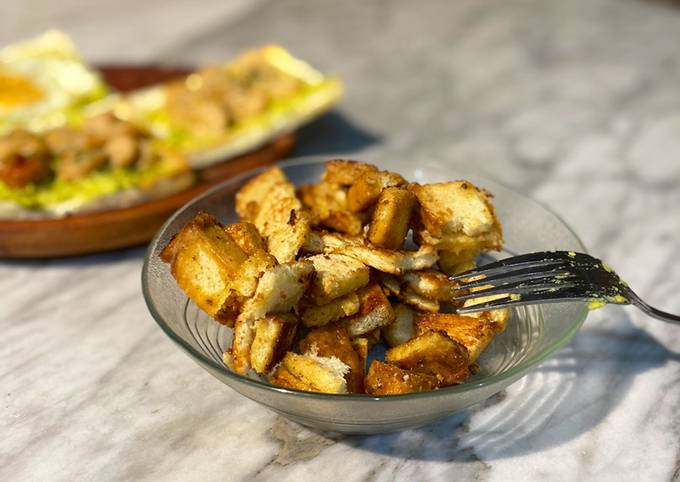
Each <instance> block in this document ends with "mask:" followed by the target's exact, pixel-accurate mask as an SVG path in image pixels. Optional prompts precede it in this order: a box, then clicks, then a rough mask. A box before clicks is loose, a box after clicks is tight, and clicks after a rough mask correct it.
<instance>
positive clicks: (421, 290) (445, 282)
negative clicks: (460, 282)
mask: <svg viewBox="0 0 680 482" xmlns="http://www.w3.org/2000/svg"><path fill="white" fill-rule="evenodd" d="M403 278H404V281H405V282H406V286H408V287H409V288H411V289H412V290H413V291H414V292H415V293H417V294H419V295H420V296H422V297H424V298H428V299H430V300H437V301H449V300H451V299H452V298H453V293H454V291H455V289H456V287H457V285H456V284H455V283H454V282H453V281H450V280H449V278H448V276H446V275H445V274H443V273H440V272H439V271H432V270H423V271H409V272H408V273H404V275H403Z"/></svg>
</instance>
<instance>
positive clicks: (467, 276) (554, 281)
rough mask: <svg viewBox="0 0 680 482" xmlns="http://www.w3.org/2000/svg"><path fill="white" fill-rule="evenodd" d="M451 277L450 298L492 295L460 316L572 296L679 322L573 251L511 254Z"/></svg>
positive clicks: (599, 263) (597, 263) (601, 266)
mask: <svg viewBox="0 0 680 482" xmlns="http://www.w3.org/2000/svg"><path fill="white" fill-rule="evenodd" d="M449 279H450V280H452V281H455V282H456V283H457V284H458V288H457V289H456V290H455V291H454V297H453V299H454V301H465V300H473V299H476V298H480V297H491V298H487V299H484V300H480V302H479V303H472V304H471V303H469V302H468V306H463V307H461V308H459V309H458V313H461V314H465V313H474V312H477V311H485V310H491V309H498V308H505V307H508V306H516V305H528V304H537V303H554V302H564V301H573V300H576V301H586V302H587V303H588V306H589V307H590V308H593V309H594V308H599V307H601V306H604V305H605V304H608V303H611V304H617V305H630V304H632V305H635V306H637V307H638V308H640V309H641V310H642V311H644V312H645V313H647V314H648V315H650V316H652V317H654V318H658V319H659V320H663V321H667V322H670V323H678V324H680V316H678V315H672V314H670V313H666V312H664V311H661V310H658V309H656V308H654V307H652V306H649V305H648V304H647V303H645V302H644V301H643V300H642V299H640V297H639V296H638V295H636V294H635V293H634V292H633V290H632V289H630V287H629V286H628V284H627V283H626V282H625V281H623V280H622V279H621V278H619V275H617V274H616V273H615V272H614V271H613V270H612V269H611V268H610V267H609V266H608V265H607V264H606V263H604V262H602V261H601V260H599V259H597V258H593V257H592V256H590V255H588V254H583V253H575V252H573V251H549V252H539V253H530V254H522V255H519V256H513V257H511V258H506V259H502V260H500V261H496V262H494V263H490V264H486V265H484V266H480V267H479V268H475V269H472V270H469V271H466V272H464V273H460V274H458V275H456V276H451V277H450V278H449Z"/></svg>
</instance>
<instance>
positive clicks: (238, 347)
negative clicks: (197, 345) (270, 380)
mask: <svg viewBox="0 0 680 482" xmlns="http://www.w3.org/2000/svg"><path fill="white" fill-rule="evenodd" d="M313 269H314V267H313V265H312V263H311V262H309V261H307V260H301V261H295V262H292V263H287V264H281V265H277V266H274V267H272V268H269V269H268V270H267V271H265V273H264V274H263V275H262V277H261V278H260V280H259V282H258V283H257V289H256V290H255V293H254V295H253V296H252V297H251V298H248V299H247V300H246V301H245V303H244V304H243V309H242V310H241V314H240V315H239V316H238V318H236V323H235V324H234V337H233V340H232V344H231V355H232V360H233V366H234V370H235V371H236V372H237V373H240V374H242V375H243V374H246V373H247V372H248V369H249V368H250V347H251V345H252V343H253V339H254V337H255V322H256V321H257V320H258V319H260V318H263V317H264V316H265V315H267V314H269V313H286V312H288V311H290V310H291V309H292V308H293V307H294V306H295V305H297V303H298V301H300V298H301V297H302V295H303V294H304V292H305V290H306V289H307V286H308V285H309V279H310V277H311V275H312V271H313Z"/></svg>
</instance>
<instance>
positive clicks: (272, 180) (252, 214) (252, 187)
mask: <svg viewBox="0 0 680 482" xmlns="http://www.w3.org/2000/svg"><path fill="white" fill-rule="evenodd" d="M272 194H273V195H274V196H275V197H277V198H280V197H284V198H285V197H295V187H294V186H293V185H292V184H291V183H290V181H289V180H288V178H287V177H286V175H285V173H284V172H283V171H282V170H281V168H279V167H272V168H270V169H267V170H266V171H264V172H263V173H262V174H259V175H257V176H255V177H254V178H252V179H251V180H249V181H248V182H247V183H245V184H244V185H243V186H242V187H241V189H239V190H238V192H237V193H236V212H237V213H238V215H239V216H240V217H241V219H243V220H246V221H251V222H254V221H255V219H256V218H257V215H258V213H259V212H260V210H261V208H262V203H263V202H264V201H265V200H267V199H268V198H269V197H270V196H271V195H272Z"/></svg>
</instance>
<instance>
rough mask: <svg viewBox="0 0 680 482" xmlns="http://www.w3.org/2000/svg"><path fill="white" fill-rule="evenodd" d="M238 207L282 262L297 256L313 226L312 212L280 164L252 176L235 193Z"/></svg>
mask: <svg viewBox="0 0 680 482" xmlns="http://www.w3.org/2000/svg"><path fill="white" fill-rule="evenodd" d="M236 211H237V212H238V214H239V216H241V218H242V219H244V220H246V221H251V222H252V223H253V224H254V225H255V227H256V228H257V230H258V231H259V233H260V234H261V235H262V236H263V237H264V238H266V240H267V250H268V251H269V253H270V254H271V255H273V256H274V257H275V258H276V259H277V260H278V262H279V263H287V262H289V261H292V260H294V259H295V257H296V255H297V252H298V250H299V249H300V247H301V246H302V245H303V244H304V242H305V239H306V238H307V236H308V235H309V232H310V230H311V227H310V226H311V221H310V214H309V213H308V212H307V211H306V210H305V209H303V207H302V203H301V202H300V200H299V199H298V198H297V197H296V196H295V186H293V184H292V183H291V182H290V181H289V180H288V178H287V177H286V175H285V174H284V173H283V171H282V170H281V169H280V168H278V167H273V168H271V169H268V170H267V171H265V172H263V173H262V174H260V175H258V176H256V177H255V178H253V179H251V180H250V181H248V182H247V183H246V184H245V185H244V186H243V187H242V188H241V189H240V190H239V191H238V192H237V193H236Z"/></svg>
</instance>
